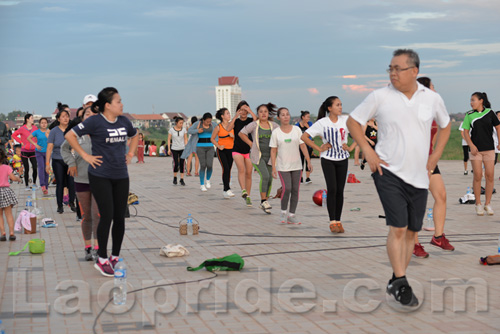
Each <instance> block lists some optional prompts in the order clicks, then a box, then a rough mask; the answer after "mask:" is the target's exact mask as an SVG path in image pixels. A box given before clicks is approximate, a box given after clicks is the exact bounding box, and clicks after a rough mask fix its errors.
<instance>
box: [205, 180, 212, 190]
mask: <svg viewBox="0 0 500 334" xmlns="http://www.w3.org/2000/svg"><path fill="white" fill-rule="evenodd" d="M206 186H207V189H210V188H212V184H211V183H210V181H209V180H207V185H206Z"/></svg>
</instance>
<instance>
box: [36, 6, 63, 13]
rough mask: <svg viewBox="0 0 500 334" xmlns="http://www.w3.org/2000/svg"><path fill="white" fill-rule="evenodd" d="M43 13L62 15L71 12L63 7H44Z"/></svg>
mask: <svg viewBox="0 0 500 334" xmlns="http://www.w3.org/2000/svg"><path fill="white" fill-rule="evenodd" d="M42 11H43V12H49V13H62V12H67V11H69V9H68V8H63V7H57V6H53V7H43V8H42Z"/></svg>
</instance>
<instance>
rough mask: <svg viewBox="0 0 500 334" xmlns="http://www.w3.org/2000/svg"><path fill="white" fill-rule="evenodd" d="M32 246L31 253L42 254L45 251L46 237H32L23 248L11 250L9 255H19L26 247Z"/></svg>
mask: <svg viewBox="0 0 500 334" xmlns="http://www.w3.org/2000/svg"><path fill="white" fill-rule="evenodd" d="M28 245H29V246H30V248H29V249H30V253H31V254H42V253H44V252H45V240H44V239H31V240H30V241H28V242H27V243H26V245H24V247H23V249H21V250H20V251H17V252H10V253H9V255H19V253H21V252H24V251H25V250H26V247H28Z"/></svg>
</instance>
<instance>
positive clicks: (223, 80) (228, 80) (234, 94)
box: [215, 77, 241, 116]
mask: <svg viewBox="0 0 500 334" xmlns="http://www.w3.org/2000/svg"><path fill="white" fill-rule="evenodd" d="M215 98H216V106H217V107H216V110H219V109H221V108H227V109H229V111H230V112H231V116H234V114H235V113H236V106H238V103H240V101H241V87H240V84H239V79H238V77H220V78H219V85H218V86H216V87H215Z"/></svg>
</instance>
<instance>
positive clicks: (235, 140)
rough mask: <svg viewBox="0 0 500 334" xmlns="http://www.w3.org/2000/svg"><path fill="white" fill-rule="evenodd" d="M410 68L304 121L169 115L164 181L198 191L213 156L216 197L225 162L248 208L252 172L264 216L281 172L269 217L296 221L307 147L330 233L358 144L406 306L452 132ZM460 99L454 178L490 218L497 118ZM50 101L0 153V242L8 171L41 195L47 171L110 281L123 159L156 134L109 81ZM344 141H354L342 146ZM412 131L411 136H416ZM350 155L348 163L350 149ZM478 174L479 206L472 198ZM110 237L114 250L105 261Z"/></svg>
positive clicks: (279, 111) (120, 215)
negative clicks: (93, 90) (49, 114)
mask: <svg viewBox="0 0 500 334" xmlns="http://www.w3.org/2000/svg"><path fill="white" fill-rule="evenodd" d="M419 66H420V60H419V57H418V54H417V53H416V52H414V51H413V50H406V49H400V50H396V51H395V52H394V54H393V57H392V60H391V63H390V65H389V68H388V70H387V72H388V73H389V78H390V81H391V84H390V85H388V86H387V87H384V88H381V89H378V90H375V91H374V92H372V93H370V94H369V95H368V96H367V97H366V99H365V100H364V101H363V102H362V103H361V104H360V105H359V106H358V107H356V108H355V109H354V111H352V112H351V113H350V115H344V114H343V109H342V101H341V99H340V98H339V97H338V96H329V97H328V98H326V99H325V100H324V102H323V103H322V104H321V105H320V106H319V109H318V115H317V118H316V121H315V122H312V121H311V113H310V112H308V111H302V112H301V115H300V120H299V121H298V122H296V123H295V124H294V123H293V122H292V117H291V113H290V111H289V109H288V108H286V107H281V108H277V106H276V105H274V104H273V103H266V104H261V105H258V106H257V107H256V108H255V113H254V111H252V108H251V107H250V105H249V104H248V103H247V102H246V101H241V102H240V103H239V104H238V106H237V108H236V112H235V114H234V115H231V113H230V111H229V110H228V109H227V108H222V109H220V110H217V112H216V113H215V119H216V120H218V122H216V121H215V120H214V117H213V116H212V114H211V113H205V114H204V115H203V116H202V117H201V119H199V120H198V119H197V118H196V117H193V118H192V119H191V120H189V121H190V125H189V126H186V121H187V120H184V119H183V118H179V117H177V118H175V119H174V123H173V126H172V127H171V128H170V129H169V131H168V137H167V138H166V141H163V142H162V144H161V146H160V150H159V151H158V154H159V155H160V156H167V155H169V156H170V155H171V156H172V178H173V184H174V185H181V186H186V182H185V176H191V175H193V174H194V176H195V177H198V178H199V187H200V190H201V191H202V192H206V191H208V190H209V189H210V188H211V187H212V184H211V181H212V174H213V160H214V157H215V156H216V157H217V158H218V160H219V163H220V165H221V169H222V175H221V180H222V185H223V191H222V198H224V199H230V198H232V197H235V196H236V195H235V192H233V189H234V188H232V187H233V183H232V178H231V170H232V166H233V163H234V164H236V167H237V170H238V173H237V175H238V176H237V179H238V184H239V187H240V190H241V192H240V194H241V197H242V198H243V200H244V202H245V205H247V206H252V205H253V203H252V199H251V193H252V192H251V190H252V177H253V173H254V171H255V172H256V173H258V177H259V191H258V192H259V194H258V197H259V199H260V203H259V208H260V209H261V210H262V211H263V212H264V213H265V214H271V213H272V207H271V204H270V203H269V199H270V196H271V190H272V183H273V179H278V178H279V180H280V183H281V189H280V191H278V194H280V195H279V196H280V197H281V203H280V206H281V211H280V215H279V221H280V222H281V223H283V224H301V223H302V221H303V217H300V215H299V214H297V209H298V203H299V202H298V198H299V192H300V185H301V184H310V183H311V182H312V180H311V173H313V172H314V171H313V167H312V164H311V157H312V154H313V151H317V152H318V154H319V158H320V165H321V169H322V173H323V177H324V180H325V183H326V188H327V189H326V190H327V193H326V194H327V195H326V207H327V211H328V216H329V219H328V221H329V229H330V231H331V232H332V233H345V230H344V226H343V225H342V210H343V204H344V187H345V184H346V178H347V173H348V159H349V157H350V152H352V151H355V152H356V149H359V150H360V151H361V152H362V153H363V157H362V161H361V163H359V162H358V163H359V166H360V168H361V169H364V168H365V167H368V168H369V169H370V171H371V172H372V173H373V174H372V177H373V179H374V183H375V187H376V190H377V193H378V195H379V197H380V201H381V203H382V206H383V208H384V211H385V217H386V224H387V225H388V226H389V234H388V237H387V252H388V256H389V260H390V262H391V265H392V268H393V275H392V278H391V279H390V280H389V283H388V285H387V292H388V293H389V294H391V295H393V296H394V298H395V299H396V300H397V301H398V302H400V303H401V304H403V305H409V306H416V305H418V299H417V297H416V296H415V295H414V293H413V292H412V289H411V287H410V285H409V283H408V280H407V279H406V269H407V267H408V264H409V262H410V258H411V256H412V254H413V255H414V256H417V257H423V258H425V257H428V256H429V255H428V253H427V252H425V250H424V248H423V246H422V245H421V243H420V242H419V240H418V232H419V231H420V230H421V228H422V222H423V218H424V215H425V211H426V205H427V196H428V190H430V192H431V194H432V196H433V198H434V207H433V209H434V210H433V211H434V223H435V231H434V235H433V237H432V239H431V241H430V244H431V245H433V246H435V247H438V248H440V249H442V250H445V251H453V250H454V247H453V246H452V245H451V244H450V242H449V240H448V239H447V238H446V236H445V233H444V225H445V220H446V188H445V185H444V182H443V178H442V177H441V171H440V170H439V167H438V161H439V159H440V157H441V155H442V153H443V151H444V148H445V145H446V143H447V141H448V137H449V135H450V129H451V125H450V124H451V123H450V117H449V115H448V112H447V110H446V107H445V104H444V101H443V99H442V98H441V97H440V95H439V94H438V93H436V91H435V90H434V86H433V83H432V81H431V80H430V79H429V78H427V77H418V74H419ZM470 104H471V107H472V110H470V111H469V112H468V113H467V114H466V117H465V119H464V121H463V123H462V125H461V127H460V131H462V134H463V139H464V142H463V145H464V147H467V149H465V148H464V169H465V170H464V174H466V175H467V174H468V170H467V160H468V159H469V158H470V160H471V164H472V171H473V174H474V179H473V184H472V186H473V187H472V188H473V190H474V194H475V195H476V206H475V211H476V214H477V215H479V216H482V215H484V214H485V213H486V214H488V215H493V214H494V211H493V209H492V207H491V198H492V193H493V183H494V182H493V181H494V164H495V162H496V151H495V150H498V151H500V145H498V143H499V142H500V120H499V117H498V113H497V114H495V113H494V112H493V111H492V110H491V105H490V102H489V101H488V97H487V95H486V93H482V92H475V93H473V94H472V97H471V101H470ZM57 108H58V112H57V115H56V122H54V123H53V124H51V125H50V126H48V120H47V119H46V118H42V119H40V121H39V124H38V127H37V125H35V122H34V120H33V116H32V115H30V114H27V115H26V116H25V118H24V124H23V126H22V127H20V128H19V129H18V130H17V131H15V132H14V133H13V134H12V137H13V138H15V140H16V141H17V142H19V143H20V144H21V145H20V147H19V148H18V150H17V152H16V154H15V155H14V157H15V156H17V158H16V159H13V166H10V165H9V163H8V161H7V154H6V153H5V151H3V150H0V160H1V161H2V165H1V166H0V213H1V214H0V223H1V224H0V232H1V236H0V241H4V240H6V238H7V237H6V231H5V228H4V223H3V215H5V218H6V220H7V223H8V226H9V231H10V236H9V238H10V239H11V240H13V239H15V235H14V233H13V217H12V207H13V206H14V205H16V204H17V198H16V196H15V194H14V192H13V191H12V190H11V189H10V188H9V179H10V180H17V181H20V178H19V177H18V176H16V174H15V170H14V169H13V168H18V171H19V172H21V175H22V176H23V177H24V183H25V185H26V187H27V188H28V189H29V186H30V184H35V183H36V181H37V178H38V180H39V184H40V187H41V189H42V191H43V193H44V194H46V193H47V192H48V186H49V175H51V174H53V175H54V176H55V180H56V204H57V211H58V212H59V213H63V212H64V205H63V201H64V191H65V190H64V189H67V192H68V205H69V207H70V208H71V210H72V211H78V212H79V214H80V215H81V217H82V223H81V229H82V234H83V241H84V247H85V259H86V260H88V261H95V264H94V266H95V268H96V269H97V270H99V272H100V273H101V274H102V275H105V276H113V272H114V266H115V265H116V263H117V262H118V259H119V256H120V250H121V245H122V242H123V238H124V234H125V211H126V205H127V198H128V193H129V183H130V182H129V174H128V168H127V164H128V163H130V162H131V159H132V157H133V156H134V155H136V156H137V163H144V156H147V155H148V154H149V156H155V155H156V152H157V147H156V145H155V143H154V141H147V140H146V141H145V138H144V136H143V134H142V133H139V131H138V129H135V128H134V127H133V126H132V123H131V122H130V121H129V120H128V119H127V118H126V117H124V116H123V104H122V102H121V97H120V94H119V93H118V91H117V90H116V89H115V88H112V87H108V88H104V89H103V90H102V91H101V92H100V93H99V94H98V96H97V97H96V96H94V95H88V96H86V97H85V98H84V103H83V106H82V107H81V108H80V109H79V110H78V112H77V115H76V117H75V118H74V119H73V120H70V110H69V107H68V105H66V104H62V103H59V104H58V106H57ZM278 122H279V123H278ZM1 130H2V129H1V128H0V131H1ZM349 136H351V137H352V139H353V140H352V142H351V144H350V145H349ZM415 136H417V137H418V138H420V140H418V141H417V140H414V138H415ZM495 139H496V141H495ZM0 140H2V139H1V138H0ZM2 143H4V142H3V140H2ZM162 147H163V149H162ZM498 151H497V152H498ZM407 152H412V154H407ZM355 155H356V156H355V158H358V156H357V155H358V153H355ZM193 157H194V158H195V166H194V168H193V166H192V160H193ZM355 163H356V162H355ZM30 165H31V174H30ZM44 167H45V168H44ZM483 168H484V173H483ZM304 170H305V172H306V175H305V178H304V177H303V172H304ZM179 174H180V175H179ZM483 176H484V177H485V179H486V186H485V202H484V205H483V204H482V201H481V197H480V194H481V179H482V177H483ZM75 201H76V202H75ZM110 233H111V237H112V249H111V254H110V255H109V256H108V247H107V243H108V238H109V234H110Z"/></svg>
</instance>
